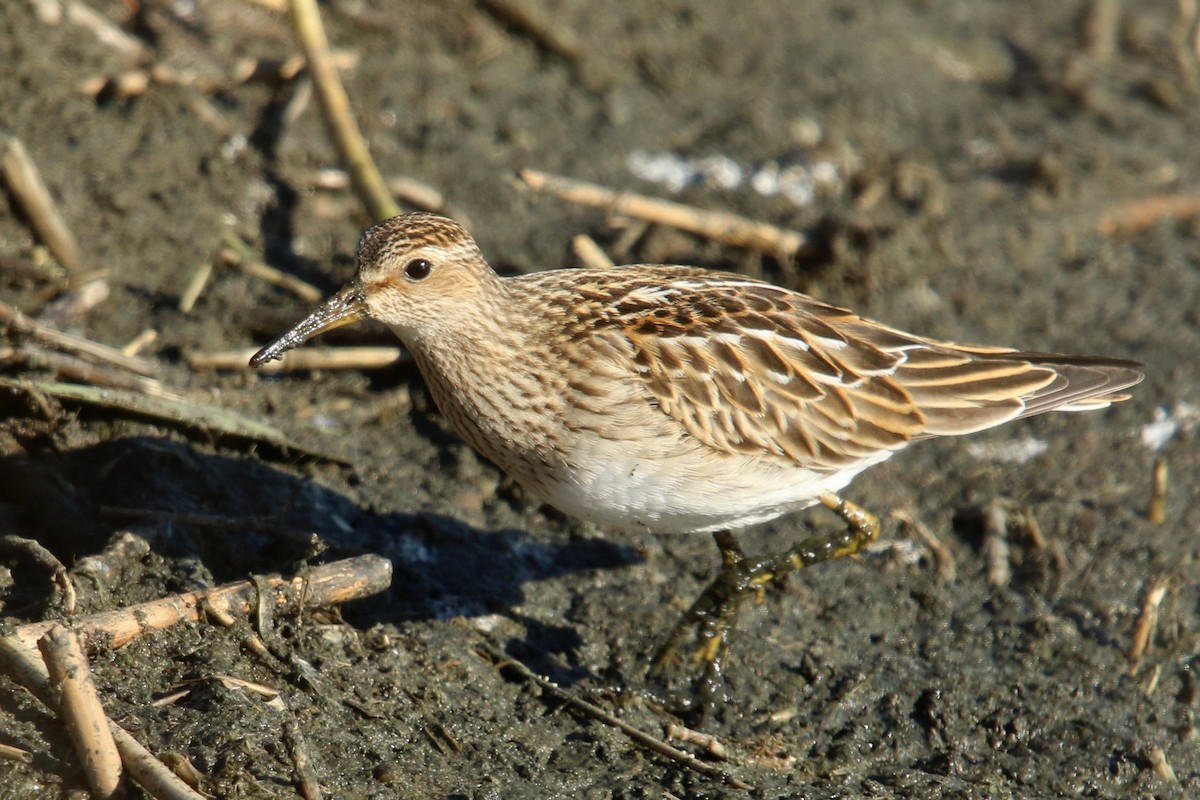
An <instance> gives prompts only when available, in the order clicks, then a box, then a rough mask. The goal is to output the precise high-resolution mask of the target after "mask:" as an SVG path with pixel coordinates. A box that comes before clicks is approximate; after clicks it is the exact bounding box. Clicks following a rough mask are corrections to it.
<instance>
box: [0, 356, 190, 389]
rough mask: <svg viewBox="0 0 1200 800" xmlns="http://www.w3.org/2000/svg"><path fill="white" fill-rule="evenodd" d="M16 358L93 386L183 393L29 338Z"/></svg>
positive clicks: (154, 380)
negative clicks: (50, 347)
mask: <svg viewBox="0 0 1200 800" xmlns="http://www.w3.org/2000/svg"><path fill="white" fill-rule="evenodd" d="M12 358H13V359H14V360H16V359H22V360H24V361H25V362H26V364H27V365H28V366H31V367H37V368H43V369H50V370H53V371H54V373H55V375H56V376H58V377H59V378H66V379H68V380H71V381H75V382H78V383H86V384H89V385H91V386H106V387H109V388H112V389H128V390H131V391H135V392H138V393H139V394H144V395H146V396H147V397H162V398H172V399H176V400H182V399H183V395H180V394H177V393H175V392H172V391H170V390H169V389H167V388H165V387H164V386H163V385H162V382H161V381H159V380H158V379H156V378H146V377H144V376H142V375H131V374H130V373H128V372H125V371H123V370H120V369H114V368H112V367H109V366H107V365H105V364H95V363H92V362H90V361H85V360H83V359H82V358H77V357H76V356H73V355H71V354H69V353H60V352H58V351H56V350H51V349H49V348H46V347H43V346H41V345H39V344H37V343H35V342H26V343H25V344H22V345H21V346H20V347H18V348H17V349H16V350H14V351H13V355H12Z"/></svg>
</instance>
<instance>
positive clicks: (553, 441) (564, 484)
mask: <svg viewBox="0 0 1200 800" xmlns="http://www.w3.org/2000/svg"><path fill="white" fill-rule="evenodd" d="M367 317H370V318H373V319H377V320H379V321H381V322H383V323H385V324H387V325H388V326H389V327H391V329H392V330H393V331H394V332H395V333H396V335H397V336H398V337H400V339H401V341H402V342H403V343H404V345H405V346H406V347H407V348H408V349H409V351H410V352H411V353H412V356H413V358H414V359H415V360H416V363H417V366H418V367H419V368H420V371H421V373H422V375H423V376H424V377H425V380H426V382H427V383H428V385H429V389H430V391H431V393H432V395H433V397H434V399H435V401H436V402H437V405H438V407H439V408H440V410H441V412H442V413H443V414H444V415H445V417H446V418H447V419H448V420H449V422H450V424H451V425H452V426H453V427H454V429H455V430H456V431H457V432H458V433H459V434H460V435H461V436H462V437H463V439H465V440H466V441H467V442H468V443H469V444H470V445H471V446H472V447H474V448H475V449H476V450H478V451H479V452H480V453H482V454H483V455H484V456H486V457H487V458H489V459H491V460H492V461H493V462H495V463H496V464H497V465H498V466H499V467H500V468H502V469H503V470H505V471H506V472H508V473H509V474H510V475H512V476H513V477H514V478H516V479H517V480H518V481H519V482H521V483H522V484H523V485H524V486H525V487H527V488H528V489H529V490H531V491H532V492H533V493H535V494H536V495H538V496H539V497H541V498H542V499H544V500H545V501H546V502H548V503H549V504H551V505H553V506H555V507H556V508H558V509H560V510H561V511H564V512H566V513H568V514H572V515H575V516H578V517H582V518H584V519H588V520H592V521H594V522H597V523H602V524H605V525H610V526H614V527H617V528H623V529H642V530H647V531H652V532H655V533H702V532H710V533H713V534H714V536H715V538H716V541H717V544H718V546H719V547H720V549H721V553H722V556H723V569H722V573H721V575H720V576H719V577H718V578H717V580H715V581H714V582H713V584H712V585H711V586H710V587H709V588H708V589H707V590H706V591H705V592H704V593H703V594H702V595H701V597H700V598H699V599H698V600H697V601H696V603H695V604H694V605H693V606H692V609H691V610H690V611H689V613H688V615H687V616H685V617H684V619H683V620H682V621H681V623H680V625H679V627H678V628H677V629H676V631H675V633H674V634H672V636H671V637H670V639H669V640H668V643H667V645H666V646H664V648H663V649H662V650H661V651H660V653H659V656H658V657H656V660H655V663H656V665H657V666H661V665H662V664H663V663H664V662H665V661H666V659H667V656H669V655H670V654H671V653H672V652H674V650H675V649H676V648H677V647H678V645H679V644H680V643H681V641H682V637H683V636H684V635H685V634H687V633H688V632H689V631H691V630H692V628H693V627H694V628H695V630H696V632H697V636H698V638H699V641H700V646H699V647H698V648H697V650H696V653H697V657H698V658H699V660H700V661H702V662H703V664H704V665H705V671H704V681H705V684H704V685H705V686H706V687H707V689H708V690H709V691H711V690H712V689H713V688H714V687H715V685H716V683H717V682H718V681H719V679H720V671H721V667H722V661H723V659H724V655H725V651H726V648H727V637H728V634H729V631H730V629H731V627H732V625H733V620H734V618H735V616H736V609H737V607H738V605H739V603H740V602H741V601H742V600H744V599H745V598H746V597H747V596H749V595H751V594H753V593H755V592H757V591H759V590H760V589H761V587H762V586H763V584H765V583H767V582H768V581H771V580H773V579H775V578H777V577H779V576H781V575H783V574H785V573H787V572H790V571H792V570H795V569H799V568H802V567H806V566H809V565H811V564H813V563H816V562H819V561H823V560H826V559H829V558H835V557H838V556H841V555H847V554H850V553H855V552H858V551H859V550H861V549H862V548H863V547H865V546H866V545H867V544H868V543H869V542H870V541H872V540H873V539H874V538H875V537H876V535H877V534H878V531H879V523H878V521H877V520H876V519H875V518H874V517H872V516H871V515H870V514H868V513H867V512H865V511H863V510H862V509H860V508H858V507H857V506H855V505H854V504H852V503H849V502H847V501H844V500H842V499H841V498H839V497H838V496H837V495H836V494H835V493H836V492H838V491H839V490H841V489H842V488H843V487H845V486H846V485H847V484H848V483H849V482H850V481H851V479H852V478H854V476H855V475H857V474H858V473H859V472H861V471H862V470H864V469H866V468H867V467H870V466H872V465H874V464H878V463H879V462H881V461H883V460H884V459H886V458H888V457H889V456H891V455H892V454H893V453H895V452H896V451H897V450H900V449H901V448H903V447H906V446H907V445H909V444H911V443H912V442H915V441H918V440H921V439H928V438H931V437H934V436H951V435H958V434H965V433H972V432H975V431H980V430H984V429H985V428H991V427H993V426H995V425H999V424H1001V423H1003V422H1008V421H1009V420H1013V419H1017V418H1020V417H1027V416H1031V415H1033V414H1041V413H1042V412H1045V411H1052V410H1086V409H1097V408H1103V407H1105V406H1107V405H1108V404H1109V403H1112V402H1115V401H1118V400H1122V399H1125V396H1124V395H1122V394H1119V392H1120V391H1121V390H1123V389H1125V388H1127V387H1130V386H1133V385H1134V384H1136V383H1138V381H1140V380H1141V379H1142V373H1141V371H1140V369H1139V365H1138V364H1136V363H1134V362H1131V361H1125V360H1121V359H1115V358H1103V357H1091V356H1064V355H1054V354H1049V353H1036V352H1020V351H1016V350H1011V349H1007V348H998V347H977V346H967V345H960V344H952V343H949V342H941V341H936V340H934V339H928V338H924V337H921V336H915V335H913V334H909V333H905V332H903V331H900V330H897V329H895V328H890V327H887V326H886V325H881V324H879V323H877V322H872V321H870V320H867V319H864V318H862V317H860V316H858V315H856V314H854V313H853V312H850V311H847V310H845V309H842V308H836V307H834V306H830V305H826V304H824V303H821V302H820V301H818V300H814V299H813V298H811V297H808V296H806V295H803V294H800V293H798V292H794V291H789V290H787V289H783V288H780V287H778V286H774V285H771V284H769V283H765V282H762V281H758V280H753V279H750V278H746V277H742V276H740V275H734V274H729V273H723V272H715V271H709V270H704V269H695V268H690V267H679V266H647V265H642V266H630V267H619V268H614V269H577V270H554V271H548V272H539V273H534V274H529V275H520V276H517V277H508V278H502V277H500V276H498V275H497V274H496V273H495V272H494V271H492V269H491V267H489V266H488V264H487V262H486V261H485V260H484V257H483V254H482V253H481V252H480V251H479V248H478V247H477V246H476V244H475V241H474V240H473V239H472V238H471V236H470V234H468V233H467V232H466V231H465V230H464V229H463V228H462V227H461V226H459V225H458V224H457V223H455V222H453V221H451V220H449V219H445V218H443V217H438V216H434V215H430V214H406V215H403V216H398V217H393V218H392V219H389V220H386V221H384V222H381V223H379V224H378V225H376V226H374V227H372V228H370V229H369V230H367V231H366V232H365V233H364V234H363V236H362V239H361V240H360V241H359V244H358V273H357V275H356V276H355V278H354V279H353V280H352V281H351V282H350V283H349V284H348V285H347V286H346V287H345V288H343V289H342V290H341V291H339V292H338V293H337V294H335V295H334V296H333V297H331V298H330V299H329V300H328V301H326V302H325V303H324V304H323V305H322V306H321V307H320V308H318V309H317V310H316V311H314V312H313V313H312V314H311V315H310V316H309V317H307V318H306V319H304V320H303V321H301V322H300V323H298V324H297V325H296V326H295V327H294V328H292V329H291V330H290V331H288V332H287V333H285V334H284V335H283V336H281V337H280V338H279V339H277V340H276V341H275V342H273V343H271V344H270V345H268V346H267V347H265V348H263V349H262V350H260V351H259V352H258V353H257V354H256V355H255V356H254V358H253V359H252V360H251V362H250V363H251V365H254V366H257V365H260V364H263V363H265V362H267V361H270V360H272V359H275V358H278V357H279V356H280V355H281V354H282V353H284V352H285V351H287V350H289V349H291V348H293V347H296V346H297V345H299V344H302V343H303V342H304V341H305V340H307V339H308V338H309V337H311V336H314V335H316V334H319V333H321V332H322V331H327V330H330V329H331V328H335V327H338V326H341V325H345V324H347V323H350V322H353V321H355V320H359V319H363V318H367ZM818 501H820V502H822V503H824V504H825V505H826V506H828V507H829V508H831V509H832V510H834V511H835V512H836V513H838V514H839V515H841V516H842V517H843V519H845V520H846V522H847V529H846V530H845V532H842V533H838V534H836V535H833V536H818V537H813V538H811V539H808V540H806V541H804V542H801V543H800V544H798V545H797V546H796V547H794V548H792V549H791V550H789V551H788V552H786V553H783V554H780V555H778V556H773V557H769V558H762V559H750V558H746V557H745V556H744V555H743V554H742V553H741V550H740V549H739V548H738V546H737V544H736V542H735V541H734V539H733V536H732V534H731V533H730V531H731V530H732V529H736V528H741V527H745V526H748V525H753V524H755V523H759V522H764V521H766V520H770V519H773V518H775V517H778V516H780V515H782V514H786V513H789V512H792V511H796V510H798V509H802V508H806V507H808V506H811V505H813V504H814V503H816V502H818Z"/></svg>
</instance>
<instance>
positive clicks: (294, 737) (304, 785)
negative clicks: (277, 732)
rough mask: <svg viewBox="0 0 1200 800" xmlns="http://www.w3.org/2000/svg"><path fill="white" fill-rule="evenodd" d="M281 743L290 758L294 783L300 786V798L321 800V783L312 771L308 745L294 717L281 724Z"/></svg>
mask: <svg viewBox="0 0 1200 800" xmlns="http://www.w3.org/2000/svg"><path fill="white" fill-rule="evenodd" d="M283 743H284V744H285V745H286V746H287V749H288V753H290V754H291V756H292V765H293V766H294V767H295V769H296V782H297V783H298V784H300V796H301V797H303V798H304V800H321V797H322V794H321V781H320V780H319V779H318V778H317V773H316V770H314V769H313V765H312V759H311V758H310V757H309V755H308V744H307V743H306V742H305V741H304V733H303V732H302V731H301V730H300V723H298V722H297V721H296V718H295V717H291V718H290V719H288V720H287V721H286V722H284V723H283Z"/></svg>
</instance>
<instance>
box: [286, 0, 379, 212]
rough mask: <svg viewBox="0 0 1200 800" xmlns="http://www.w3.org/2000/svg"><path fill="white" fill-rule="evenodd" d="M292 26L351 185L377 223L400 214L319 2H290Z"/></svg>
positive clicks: (291, 0) (290, 0) (303, 0)
mask: <svg viewBox="0 0 1200 800" xmlns="http://www.w3.org/2000/svg"><path fill="white" fill-rule="evenodd" d="M288 9H289V11H290V12H291V13H290V16H291V18H292V25H293V27H294V29H295V31H296V37H297V38H298V39H299V40H300V47H301V49H302V50H303V51H304V57H305V58H306V59H307V60H308V69H309V71H310V72H311V73H312V78H313V85H314V87H315V88H316V91H317V98H318V100H320V103H321V109H322V111H324V112H325V123H326V124H327V125H328V127H329V136H330V138H331V139H333V143H334V146H335V147H337V151H338V155H339V156H340V157H341V161H342V165H343V166H344V167H345V168H346V171H347V172H349V173H350V182H351V184H352V185H353V186H354V191H355V193H356V194H358V197H359V199H360V200H361V201H362V203H363V206H364V207H365V208H366V210H367V214H369V215H370V217H371V219H373V220H376V221H378V220H383V219H387V218H388V217H394V216H396V215H397V214H399V213H400V206H399V205H398V204H397V203H396V201H395V200H394V199H393V198H392V195H391V193H390V192H388V188H387V184H385V183H384V182H383V177H382V176H381V175H380V174H379V169H378V168H377V167H376V166H375V162H374V161H373V160H372V159H371V153H370V151H369V150H368V149H367V143H366V140H365V139H363V136H362V133H361V132H360V131H359V129H358V124H357V123H356V122H355V121H354V116H353V115H352V114H351V112H350V98H349V97H347V96H346V89H345V88H344V87H343V86H342V81H341V78H340V77H339V76H338V72H337V67H336V66H335V65H334V63H333V59H332V57H331V56H330V53H329V39H328V37H327V36H326V35H325V28H324V26H323V25H322V24H321V16H320V13H319V12H318V11H317V3H316V0H289V2H288Z"/></svg>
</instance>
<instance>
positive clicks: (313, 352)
mask: <svg viewBox="0 0 1200 800" xmlns="http://www.w3.org/2000/svg"><path fill="white" fill-rule="evenodd" d="M256 352H257V350H256V349H254V348H250V349H247V350H225V351H221V352H216V353H188V352H185V353H184V355H183V357H184V359H185V360H186V361H187V363H188V366H189V367H191V368H192V369H195V370H203V369H236V370H249V369H250V357H251V356H252V355H254V354H255V353H256ZM406 355H407V353H406V351H405V350H403V349H401V348H399V347H305V348H303V349H297V350H292V351H291V352H290V353H288V354H287V356H286V357H284V358H283V359H282V360H280V361H272V362H269V363H267V364H263V365H262V366H261V367H258V368H257V369H256V370H254V371H255V372H265V373H268V374H271V375H274V374H276V373H279V372H301V371H306V370H317V369H383V368H384V367H390V366H392V365H393V364H395V363H397V362H399V361H401V360H403V359H404V357H405V356H406Z"/></svg>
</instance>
